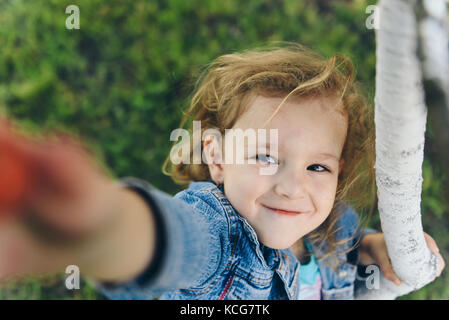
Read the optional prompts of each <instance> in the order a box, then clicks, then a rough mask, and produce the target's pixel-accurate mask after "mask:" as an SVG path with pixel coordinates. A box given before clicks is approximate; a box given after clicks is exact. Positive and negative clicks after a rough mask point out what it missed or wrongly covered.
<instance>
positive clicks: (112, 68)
mask: <svg viewBox="0 0 449 320" xmlns="http://www.w3.org/2000/svg"><path fill="white" fill-rule="evenodd" d="M375 3H376V1H366V0H359V1H355V0H354V1H350V0H347V1H343V0H340V1H327V0H322V1H312V0H248V1H238V0H221V1H216V0H189V1H186V0H151V1H147V0H133V1H130V0H127V1H125V0H117V1H113V2H112V1H107V0H83V1H75V0H70V1H63V0H28V1H27V0H0V112H6V113H8V114H9V115H11V116H13V117H14V118H15V119H17V120H18V121H19V123H21V124H22V125H23V126H24V127H26V128H28V129H30V130H51V129H58V130H66V131H69V132H72V133H74V134H79V135H81V136H82V137H84V138H85V139H86V141H87V143H88V144H89V145H90V146H91V148H93V149H94V150H95V151H96V152H97V154H98V157H99V158H100V159H101V160H102V161H103V163H104V164H105V165H106V166H107V167H109V168H110V171H111V174H113V175H114V176H116V177H121V176H129V175H131V176H137V177H141V178H144V179H147V180H148V181H150V182H151V183H152V184H153V185H155V186H156V187H158V188H160V189H162V190H164V191H166V192H169V193H171V194H174V193H176V192H177V191H179V190H181V188H180V187H179V186H177V185H175V184H174V183H173V182H172V181H171V179H170V178H169V177H167V176H165V175H163V174H162V172H161V166H162V163H163V161H164V159H165V157H166V155H168V153H169V150H170V146H171V142H170V141H169V135H170V132H171V131H172V130H173V129H175V128H177V127H178V125H179V122H180V120H181V115H182V113H181V110H182V109H185V108H186V107H187V105H188V102H189V97H190V96H191V94H192V90H193V88H194V83H195V80H196V78H197V76H198V75H199V72H200V71H201V70H202V68H203V67H204V66H205V65H206V64H207V63H209V62H211V61H212V60H213V59H214V58H216V57H218V56H219V55H222V54H225V53H230V52H234V51H239V50H243V49H248V48H251V47H255V46H260V45H263V44H266V43H268V42H269V41H272V40H284V41H294V42H300V43H302V44H305V45H307V46H309V47H311V48H313V49H315V50H317V51H318V52H320V53H322V54H323V55H325V56H331V55H334V54H336V53H343V54H345V55H347V56H349V57H350V58H351V59H352V60H353V61H354V64H355V65H356V68H357V71H358V79H359V80H360V81H361V82H362V83H363V84H364V86H365V88H366V91H367V94H368V95H369V97H370V99H371V101H373V96H374V79H375V35H374V30H369V29H367V28H366V26H365V21H366V19H367V18H368V17H369V14H368V13H366V11H365V10H366V7H367V6H368V5H370V4H375ZM71 4H76V5H77V6H78V7H79V8H80V29H79V30H68V29H66V27H65V25H66V24H65V22H66V19H67V17H68V14H66V13H65V8H66V7H67V6H68V5H71ZM427 135H428V138H427V139H428V143H427V145H426V157H425V162H424V168H423V175H424V183H423V197H422V214H423V225H424V230H425V231H426V232H427V233H429V234H430V235H431V236H432V237H433V238H434V239H435V240H436V241H437V243H438V245H439V248H440V251H441V252H442V254H443V257H444V258H445V260H447V258H446V257H449V255H448V252H449V235H448V234H447V231H448V229H449V228H448V225H449V223H448V221H449V214H448V212H447V211H448V208H449V205H448V203H447V201H448V200H447V199H445V198H444V196H443V187H445V188H446V189H447V186H444V185H443V176H444V175H445V174H446V173H447V172H446V168H445V166H444V165H443V164H442V163H440V162H439V158H438V153H437V152H436V151H435V150H432V148H431V146H432V139H433V137H434V133H433V132H432V128H431V123H428V131H427ZM370 226H372V227H375V228H377V229H380V226H379V219H378V216H377V215H376V216H375V217H373V219H372V220H371V221H370ZM64 279H65V277H64V274H59V275H51V276H46V277H39V278H26V279H23V280H22V281H20V282H19V283H8V284H5V285H4V286H3V289H1V288H0V299H103V297H102V296H101V295H99V294H98V293H97V292H96V291H95V289H94V288H93V287H92V284H91V283H90V282H89V281H88V280H86V279H83V281H82V284H81V290H74V291H69V290H67V289H66V288H65V286H64ZM448 280H449V275H448V274H447V272H446V271H443V273H442V275H441V277H440V278H438V279H437V280H436V281H434V282H433V283H431V284H430V285H428V286H426V287H425V288H423V289H421V290H419V291H417V292H414V293H412V294H409V295H407V296H404V297H401V298H400V299H449V286H448V284H449V281H448Z"/></svg>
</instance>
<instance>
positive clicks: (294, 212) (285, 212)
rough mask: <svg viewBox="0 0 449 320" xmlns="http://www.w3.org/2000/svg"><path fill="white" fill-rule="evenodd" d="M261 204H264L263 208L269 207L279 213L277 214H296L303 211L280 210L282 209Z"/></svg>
mask: <svg viewBox="0 0 449 320" xmlns="http://www.w3.org/2000/svg"><path fill="white" fill-rule="evenodd" d="M263 206H264V207H265V208H267V209H270V210H272V211H274V212H276V213H279V214H286V215H288V216H296V215H298V214H301V213H303V212H301V211H288V210H282V209H276V208H271V207H268V206H266V205H263Z"/></svg>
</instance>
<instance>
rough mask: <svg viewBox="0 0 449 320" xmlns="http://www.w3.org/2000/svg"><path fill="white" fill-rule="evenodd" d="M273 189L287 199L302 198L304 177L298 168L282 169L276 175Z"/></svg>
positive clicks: (304, 185)
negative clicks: (280, 172) (281, 171)
mask: <svg viewBox="0 0 449 320" xmlns="http://www.w3.org/2000/svg"><path fill="white" fill-rule="evenodd" d="M274 191H275V193H276V194H277V195H279V196H280V197H284V198H288V199H298V198H304V197H305V196H306V177H305V175H304V173H302V172H301V171H300V170H299V169H298V168H293V169H290V170H284V172H283V174H280V175H278V180H277V182H276V185H275V188H274Z"/></svg>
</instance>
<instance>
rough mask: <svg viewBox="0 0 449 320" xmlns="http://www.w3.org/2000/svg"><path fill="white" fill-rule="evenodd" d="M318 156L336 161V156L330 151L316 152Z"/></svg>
mask: <svg viewBox="0 0 449 320" xmlns="http://www.w3.org/2000/svg"><path fill="white" fill-rule="evenodd" d="M318 155H319V156H322V157H323V158H324V159H326V158H332V159H335V160H337V161H338V157H337V156H336V155H335V154H332V153H326V152H322V153H318Z"/></svg>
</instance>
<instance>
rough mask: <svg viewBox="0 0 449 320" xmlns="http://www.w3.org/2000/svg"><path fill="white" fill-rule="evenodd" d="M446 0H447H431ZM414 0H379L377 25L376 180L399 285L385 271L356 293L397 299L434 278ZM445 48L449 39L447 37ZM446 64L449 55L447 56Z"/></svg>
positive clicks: (360, 297)
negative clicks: (426, 223) (427, 234)
mask: <svg viewBox="0 0 449 320" xmlns="http://www.w3.org/2000/svg"><path fill="white" fill-rule="evenodd" d="M430 1H438V2H442V3H443V7H444V8H445V4H444V0H430ZM415 4H416V2H415V1H413V0H380V1H379V6H378V10H379V11H378V17H379V19H380V23H379V29H378V30H376V56H377V64H376V94H375V123H376V165H375V169H376V183H377V188H378V189H377V194H378V199H379V202H378V207H379V214H380V220H381V227H382V231H383V233H384V235H385V242H386V245H387V250H388V254H389V256H390V259H391V262H392V265H393V269H394V271H395V273H396V274H397V275H398V277H399V278H401V279H402V284H401V285H400V286H397V285H395V284H394V283H393V282H390V281H389V280H387V279H386V278H384V277H383V276H381V279H380V285H379V289H377V290H376V289H371V290H365V292H362V293H359V294H358V295H357V297H356V298H357V299H395V298H396V297H398V296H401V295H404V294H407V293H409V292H411V291H414V290H417V289H419V288H421V287H423V286H425V285H426V284H428V283H429V282H431V281H433V279H434V278H435V275H436V272H437V268H438V260H437V258H436V256H435V255H434V254H432V253H431V252H430V250H429V249H428V247H427V245H426V241H425V238H424V232H423V227H422V223H421V209H420V204H421V187H422V181H423V179H422V163H423V159H424V142H425V141H424V137H425V129H426V118H427V109H426V105H425V96H424V89H423V81H422V71H421V64H420V61H419V59H418V56H417V45H418V31H417V27H418V26H417V20H416V15H415V11H414V8H415V7H414V5H415ZM446 49H447V43H446ZM445 63H446V64H447V61H446V62H445Z"/></svg>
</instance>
